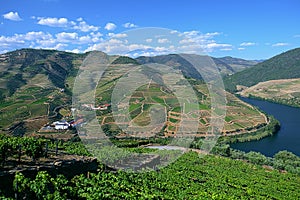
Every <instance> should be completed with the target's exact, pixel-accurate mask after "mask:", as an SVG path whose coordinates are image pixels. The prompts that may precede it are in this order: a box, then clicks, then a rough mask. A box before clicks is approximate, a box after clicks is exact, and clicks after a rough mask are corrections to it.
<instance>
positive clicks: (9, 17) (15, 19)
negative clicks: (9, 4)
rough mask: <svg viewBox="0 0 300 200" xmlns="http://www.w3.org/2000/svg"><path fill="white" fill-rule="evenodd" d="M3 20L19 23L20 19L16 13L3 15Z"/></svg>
mask: <svg viewBox="0 0 300 200" xmlns="http://www.w3.org/2000/svg"><path fill="white" fill-rule="evenodd" d="M3 17H4V18H5V19H9V20H12V21H21V20H22V19H21V17H20V16H19V14H18V12H9V13H6V14H4V15H3Z"/></svg>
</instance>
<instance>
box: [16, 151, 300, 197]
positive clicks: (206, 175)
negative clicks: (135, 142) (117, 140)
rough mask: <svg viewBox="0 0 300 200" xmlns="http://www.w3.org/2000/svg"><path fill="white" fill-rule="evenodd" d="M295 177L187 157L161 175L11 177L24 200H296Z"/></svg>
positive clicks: (194, 155) (210, 158)
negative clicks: (67, 177) (69, 178)
mask: <svg viewBox="0 0 300 200" xmlns="http://www.w3.org/2000/svg"><path fill="white" fill-rule="evenodd" d="M299 184H300V177H299V176H295V175H293V174H290V173H287V174H285V173H280V172H278V171H276V170H268V169H265V168H263V167H261V166H258V165H253V164H248V163H245V162H243V161H238V160H231V159H228V158H222V157H216V156H205V157H204V158H199V156H198V155H197V153H193V152H190V153H186V154H184V155H183V156H182V157H180V158H179V159H178V160H177V161H176V162H175V163H173V164H170V165H169V166H167V167H165V168H162V169H161V170H160V171H158V172H156V171H152V172H147V173H126V172H123V171H119V172H117V173H112V172H104V171H101V172H99V173H96V174H89V175H88V177H87V176H85V175H80V176H75V177H74V178H73V179H71V180H67V179H66V178H64V177H63V176H61V175H59V176H57V177H51V176H49V175H48V174H47V173H46V172H39V173H38V174H37V176H36V177H35V178H32V179H30V178H26V177H24V176H23V175H22V174H21V173H17V174H16V178H15V181H14V188H15V192H16V195H17V196H18V198H22V197H26V199H298V198H299V197H300V194H299V192H298V191H299V189H300V188H299Z"/></svg>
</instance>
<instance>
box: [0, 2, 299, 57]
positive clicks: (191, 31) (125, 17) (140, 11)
mask: <svg viewBox="0 0 300 200" xmlns="http://www.w3.org/2000/svg"><path fill="white" fill-rule="evenodd" d="M299 10H300V1H299V0H244V1H238V0H236V1H234V0H184V1H182V0H174V1H167V0H151V1H149V0H148V1H146V0H128V1H125V0H111V1H102V0H88V1H83V0H26V1H20V0H0V53H5V52H7V51H12V50H15V49H20V48H45V49H58V50H65V51H72V52H86V51H91V50H101V51H105V52H106V53H109V54H118V53H121V54H126V55H132V56H138V55H156V54H161V53H172V52H173V51H175V52H181V51H182V52H187V53H207V54H209V55H212V56H217V57H221V56H233V57H240V58H245V59H266V58H270V57H272V56H274V55H276V54H278V53H281V52H284V51H287V50H289V49H292V48H296V47H300V26H299V20H300V12H299ZM146 27H157V28H152V29H149V28H146ZM145 28H146V29H145ZM141 35H142V36H141ZM174 36H176V37H174ZM136 38H139V39H136ZM128 52H129V53H128Z"/></svg>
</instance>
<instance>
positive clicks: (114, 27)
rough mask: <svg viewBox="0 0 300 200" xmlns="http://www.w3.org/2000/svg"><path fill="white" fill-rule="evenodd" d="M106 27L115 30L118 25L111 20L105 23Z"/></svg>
mask: <svg viewBox="0 0 300 200" xmlns="http://www.w3.org/2000/svg"><path fill="white" fill-rule="evenodd" d="M104 28H105V29H106V30H108V31H113V30H115V29H116V28H117V25H115V24H114V23H111V22H109V23H107V24H106V25H105V27H104Z"/></svg>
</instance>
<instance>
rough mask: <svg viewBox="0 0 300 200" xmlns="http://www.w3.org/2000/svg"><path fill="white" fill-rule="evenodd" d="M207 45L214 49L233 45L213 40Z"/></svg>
mask: <svg viewBox="0 0 300 200" xmlns="http://www.w3.org/2000/svg"><path fill="white" fill-rule="evenodd" d="M206 47H207V48H210V49H212V48H230V47H232V45H231V44H218V43H215V42H213V43H209V44H207V45H206Z"/></svg>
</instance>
